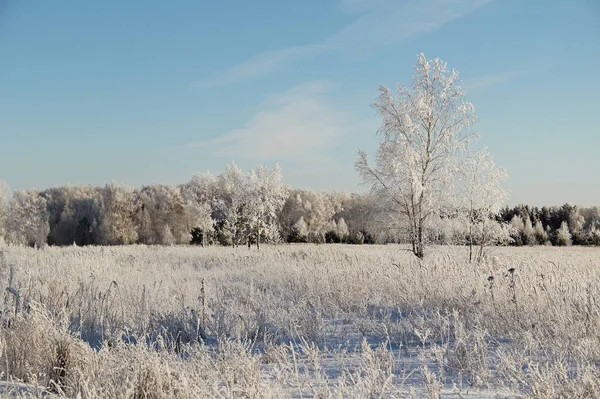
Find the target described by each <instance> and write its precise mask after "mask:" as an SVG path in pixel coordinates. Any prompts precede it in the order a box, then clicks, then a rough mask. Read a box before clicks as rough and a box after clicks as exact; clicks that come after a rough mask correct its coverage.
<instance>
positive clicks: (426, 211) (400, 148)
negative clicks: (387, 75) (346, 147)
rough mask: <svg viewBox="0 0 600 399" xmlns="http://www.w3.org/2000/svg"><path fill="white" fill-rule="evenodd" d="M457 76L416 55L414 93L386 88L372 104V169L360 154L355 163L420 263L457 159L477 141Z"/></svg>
mask: <svg viewBox="0 0 600 399" xmlns="http://www.w3.org/2000/svg"><path fill="white" fill-rule="evenodd" d="M458 82H459V80H458V73H457V72H456V71H455V70H449V69H448V68H447V66H446V63H445V62H443V61H442V60H440V59H434V60H431V61H429V60H427V59H426V58H425V56H424V55H423V54H421V55H419V56H418V59H417V65H416V71H415V75H414V80H413V84H412V91H411V90H409V89H408V88H406V87H405V86H402V85H398V87H397V91H396V96H394V95H393V94H392V92H391V90H390V89H389V88H387V87H384V86H381V87H380V88H379V91H380V96H379V98H378V99H377V101H376V102H375V104H374V105H373V106H374V108H375V109H376V110H377V112H378V114H379V115H380V116H381V118H382V124H381V127H380V128H379V130H378V133H379V134H380V137H381V140H380V143H379V149H378V152H377V158H376V165H375V166H374V167H372V166H370V165H369V163H368V161H367V154H366V153H365V152H364V151H359V152H358V160H357V162H356V164H355V166H356V169H357V170H358V172H359V173H360V175H361V177H362V178H363V181H364V183H365V184H370V185H371V189H372V192H373V194H374V195H375V196H376V198H377V199H378V200H379V201H380V202H381V203H382V205H384V209H386V210H387V211H388V212H389V213H390V215H392V216H393V220H394V221H396V222H397V221H398V220H402V222H403V223H406V225H407V233H408V238H409V241H410V243H411V245H412V252H413V253H414V254H415V255H416V256H417V257H419V258H423V256H424V249H425V244H426V243H425V230H426V229H427V228H428V223H429V221H430V219H431V217H432V215H434V214H435V213H436V212H438V211H439V210H440V209H443V207H444V204H445V203H446V199H447V198H448V195H449V194H450V193H452V191H453V180H454V177H455V175H456V171H457V169H458V168H457V163H458V160H460V159H461V158H464V154H465V152H466V151H468V148H469V142H470V141H471V140H472V139H473V138H475V135H474V134H472V133H471V132H470V128H471V127H472V126H473V125H474V124H475V123H476V122H477V117H476V115H475V113H474V108H473V105H472V104H471V103H470V102H467V101H466V100H465V96H464V92H463V90H462V89H461V87H460V86H459V85H458Z"/></svg>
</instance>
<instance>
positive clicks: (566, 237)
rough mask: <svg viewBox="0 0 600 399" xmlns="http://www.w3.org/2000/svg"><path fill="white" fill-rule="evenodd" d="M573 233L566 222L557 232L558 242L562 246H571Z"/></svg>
mask: <svg viewBox="0 0 600 399" xmlns="http://www.w3.org/2000/svg"><path fill="white" fill-rule="evenodd" d="M571 238H572V236H571V232H570V231H569V225H568V223H567V222H566V221H564V222H562V224H561V225H560V229H558V230H556V242H557V244H558V245H560V246H566V245H571V244H572V241H571Z"/></svg>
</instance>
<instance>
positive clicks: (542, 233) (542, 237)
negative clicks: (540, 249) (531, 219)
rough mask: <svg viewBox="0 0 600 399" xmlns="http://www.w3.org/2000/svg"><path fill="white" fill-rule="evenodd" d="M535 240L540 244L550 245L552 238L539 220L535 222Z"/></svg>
mask: <svg viewBox="0 0 600 399" xmlns="http://www.w3.org/2000/svg"><path fill="white" fill-rule="evenodd" d="M534 229H535V241H536V242H537V243H538V244H540V245H548V243H549V241H550V238H549V237H548V232H546V230H544V225H543V224H542V222H540V221H539V220H538V221H537V222H536V223H535V227H534Z"/></svg>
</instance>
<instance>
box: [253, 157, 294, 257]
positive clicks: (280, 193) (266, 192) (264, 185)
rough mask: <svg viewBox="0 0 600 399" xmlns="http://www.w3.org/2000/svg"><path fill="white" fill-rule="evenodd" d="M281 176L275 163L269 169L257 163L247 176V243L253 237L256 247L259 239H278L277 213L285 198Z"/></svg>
mask: <svg viewBox="0 0 600 399" xmlns="http://www.w3.org/2000/svg"><path fill="white" fill-rule="evenodd" d="M281 178H282V174H281V168H280V167H279V164H277V163H276V164H275V165H274V166H273V168H271V169H267V168H266V167H264V166H262V165H259V166H257V167H256V169H255V170H252V171H250V173H249V174H248V176H247V185H246V187H247V199H248V207H247V213H246V215H247V220H248V227H249V229H248V230H247V231H248V233H249V235H248V240H249V241H248V243H250V239H251V237H253V238H254V241H255V243H256V247H257V248H260V241H261V239H265V240H267V241H273V240H274V241H277V240H279V232H278V228H277V227H278V226H277V213H278V212H279V211H280V210H281V208H283V204H284V203H285V200H286V198H287V190H286V188H285V186H284V185H283V183H282V182H281Z"/></svg>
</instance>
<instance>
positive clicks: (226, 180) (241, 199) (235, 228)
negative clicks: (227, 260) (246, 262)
mask: <svg viewBox="0 0 600 399" xmlns="http://www.w3.org/2000/svg"><path fill="white" fill-rule="evenodd" d="M218 184H219V189H220V191H221V199H220V201H219V202H218V209H219V210H220V211H221V212H222V213H223V215H224V216H225V220H226V221H227V223H228V226H229V232H230V235H231V240H232V245H233V246H234V247H235V246H237V245H239V243H240V232H241V230H242V225H243V219H244V215H245V212H246V210H247V207H248V197H247V192H248V188H247V184H248V182H247V179H246V176H245V175H244V173H243V172H242V170H241V169H240V168H239V167H238V166H237V165H236V164H235V163H232V164H231V165H228V166H227V167H226V168H225V172H223V173H222V174H221V175H220V176H219V183H218Z"/></svg>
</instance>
